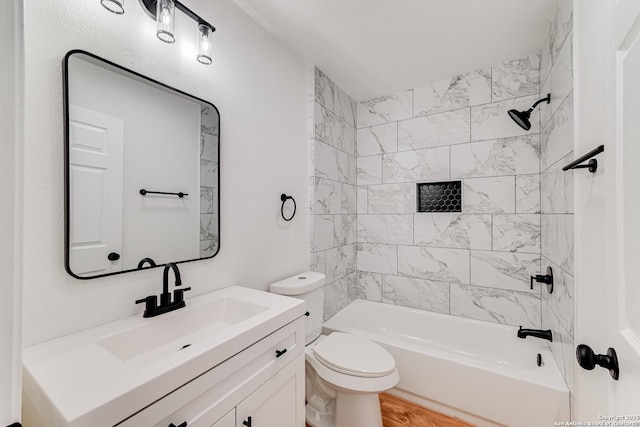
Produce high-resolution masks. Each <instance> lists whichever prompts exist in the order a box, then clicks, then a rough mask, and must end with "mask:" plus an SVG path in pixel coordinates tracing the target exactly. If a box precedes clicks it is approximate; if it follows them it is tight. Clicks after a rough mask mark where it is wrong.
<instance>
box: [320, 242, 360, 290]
mask: <svg viewBox="0 0 640 427" xmlns="http://www.w3.org/2000/svg"><path fill="white" fill-rule="evenodd" d="M355 270H356V247H355V244H354V245H344V246H338V247H337V248H333V249H328V250H327V251H326V273H325V274H326V275H327V282H333V281H334V280H337V279H340V278H342V277H344V276H346V275H347V274H350V273H353V272H354V271H355Z"/></svg>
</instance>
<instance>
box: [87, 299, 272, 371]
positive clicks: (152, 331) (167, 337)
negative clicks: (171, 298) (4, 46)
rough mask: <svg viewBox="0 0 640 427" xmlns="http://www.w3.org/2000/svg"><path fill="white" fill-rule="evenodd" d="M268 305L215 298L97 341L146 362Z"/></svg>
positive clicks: (132, 362)
mask: <svg viewBox="0 0 640 427" xmlns="http://www.w3.org/2000/svg"><path fill="white" fill-rule="evenodd" d="M268 308H269V307H268V306H264V305H257V304H253V303H249V302H245V301H242V300H239V299H236V298H221V299H216V300H213V301H211V302H208V303H206V304H202V305H199V306H189V305H188V306H187V307H186V308H182V309H179V310H176V311H172V312H170V313H167V314H163V315H160V316H157V317H154V318H152V319H149V321H148V322H147V323H144V324H142V325H139V326H136V327H134V328H131V329H129V330H125V331H122V332H117V333H114V334H112V335H109V336H107V337H105V338H103V339H101V340H99V341H98V344H99V345H100V346H101V347H102V348H104V349H105V350H107V351H108V352H109V353H111V354H113V355H114V356H116V357H117V358H118V359H120V360H123V361H126V362H128V363H129V364H130V365H133V366H135V365H140V366H142V365H145V364H147V363H150V362H154V361H157V360H160V359H162V358H163V357H166V356H167V355H169V354H171V353H175V352H177V351H180V350H182V349H184V348H187V347H190V346H191V345H192V344H194V343H196V342H198V341H200V340H202V339H204V338H208V339H211V338H212V337H214V336H215V335H216V334H219V333H220V332H223V331H224V330H226V329H228V328H229V327H230V326H232V325H236V324H238V323H240V322H242V321H244V320H247V319H249V318H251V317H253V316H255V315H257V314H259V313H262V312H264V311H265V310H267V309H268Z"/></svg>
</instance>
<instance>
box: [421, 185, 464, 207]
mask: <svg viewBox="0 0 640 427" xmlns="http://www.w3.org/2000/svg"><path fill="white" fill-rule="evenodd" d="M417 185H418V188H417V191H416V193H417V195H418V203H417V206H418V212H462V181H443V182H425V183H418V184H417Z"/></svg>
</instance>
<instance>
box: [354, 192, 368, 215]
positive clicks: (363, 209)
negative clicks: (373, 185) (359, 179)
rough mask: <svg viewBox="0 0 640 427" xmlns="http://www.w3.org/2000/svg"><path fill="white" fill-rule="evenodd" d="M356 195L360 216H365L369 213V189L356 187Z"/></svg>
mask: <svg viewBox="0 0 640 427" xmlns="http://www.w3.org/2000/svg"><path fill="white" fill-rule="evenodd" d="M356 188H357V189H356V194H357V198H358V201H357V213H358V215H360V214H364V213H367V212H368V210H367V204H368V201H367V200H368V193H369V189H368V187H367V186H364V185H359V186H358V187H356Z"/></svg>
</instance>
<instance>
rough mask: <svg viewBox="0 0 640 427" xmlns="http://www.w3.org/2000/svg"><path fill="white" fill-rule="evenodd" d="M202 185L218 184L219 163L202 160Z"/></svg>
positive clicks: (212, 185) (214, 185)
mask: <svg viewBox="0 0 640 427" xmlns="http://www.w3.org/2000/svg"><path fill="white" fill-rule="evenodd" d="M200 185H201V186H202V187H217V186H218V163H216V162H211V161H209V160H200Z"/></svg>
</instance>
